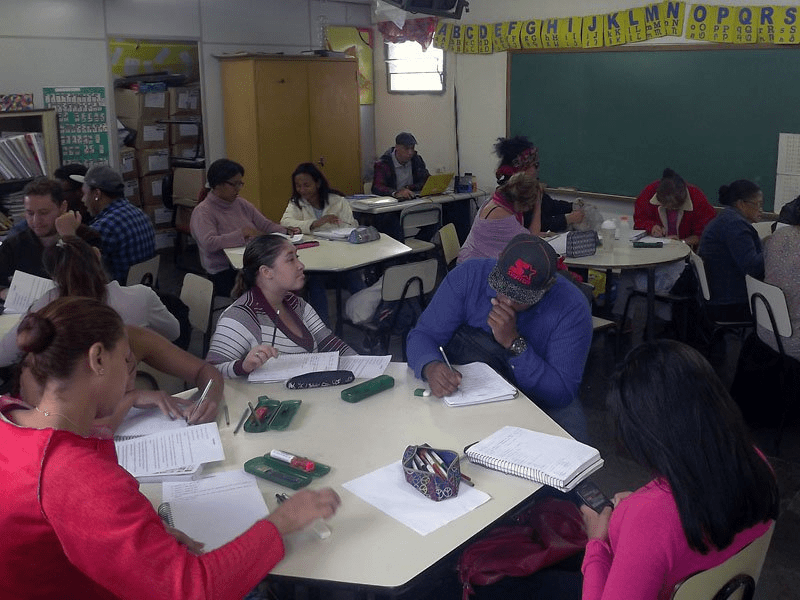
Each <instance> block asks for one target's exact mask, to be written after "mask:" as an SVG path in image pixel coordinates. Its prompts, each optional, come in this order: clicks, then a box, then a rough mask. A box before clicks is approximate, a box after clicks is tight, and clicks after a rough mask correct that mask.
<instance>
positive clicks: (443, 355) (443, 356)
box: [439, 346, 453, 371]
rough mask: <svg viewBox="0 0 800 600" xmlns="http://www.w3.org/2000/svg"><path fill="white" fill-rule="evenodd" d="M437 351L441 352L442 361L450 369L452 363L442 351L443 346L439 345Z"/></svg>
mask: <svg viewBox="0 0 800 600" xmlns="http://www.w3.org/2000/svg"><path fill="white" fill-rule="evenodd" d="M439 352H441V353H442V358H444V362H445V363H447V368H448V369H450V370H451V371H452V370H453V365H451V364H450V360H448V358H447V354H445V353H444V348H442V347H441V346H439Z"/></svg>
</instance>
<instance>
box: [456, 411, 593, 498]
mask: <svg viewBox="0 0 800 600" xmlns="http://www.w3.org/2000/svg"><path fill="white" fill-rule="evenodd" d="M466 454H467V458H469V460H470V462H473V463H476V464H479V465H482V466H484V467H488V468H489V469H494V470H495V471H500V472H501V473H508V474H509V475H516V476H517V477H523V478H524V479H530V480H531V481H535V482H537V483H541V484H543V485H549V486H550V487H554V488H556V489H557V490H560V491H562V492H569V491H570V490H572V489H573V488H574V487H575V486H576V485H578V484H579V483H580V482H581V481H582V480H583V479H585V478H586V477H588V476H589V475H591V474H592V473H594V472H595V471H597V470H598V469H599V468H600V467H602V466H603V459H602V458H601V457H600V452H598V451H597V449H595V448H592V447H591V446H587V445H586V444H582V443H581V442H578V441H576V440H573V439H571V438H565V437H561V436H557V435H550V434H547V433H541V432H539V431H531V430H529V429H524V428H522V427H513V426H510V425H508V426H506V427H503V428H502V429H499V430H498V431H496V432H494V433H493V434H492V435H490V436H489V437H487V438H486V439H484V440H481V441H480V442H478V443H476V444H473V445H472V446H470V447H469V448H467V450H466Z"/></svg>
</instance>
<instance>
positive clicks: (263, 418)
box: [244, 396, 302, 433]
mask: <svg viewBox="0 0 800 600" xmlns="http://www.w3.org/2000/svg"><path fill="white" fill-rule="evenodd" d="M300 404H302V400H284V401H283V402H281V401H280V400H273V399H272V398H270V397H269V396H259V397H258V404H256V406H255V407H254V408H255V413H256V417H258V418H257V419H256V418H253V414H252V413H251V414H250V416H249V417H247V420H246V421H245V422H244V430H245V431H246V432H247V433H262V432H264V431H269V430H271V429H276V430H279V431H283V430H284V429H286V428H287V427H288V426H289V423H291V422H292V419H293V418H294V416H295V415H296V414H297V411H298V409H299V408H300Z"/></svg>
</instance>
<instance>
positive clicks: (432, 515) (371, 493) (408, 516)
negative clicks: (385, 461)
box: [342, 461, 491, 535]
mask: <svg viewBox="0 0 800 600" xmlns="http://www.w3.org/2000/svg"><path fill="white" fill-rule="evenodd" d="M342 487H343V488H344V489H346V490H348V491H350V492H352V493H353V494H355V495H356V496H358V497H359V498H361V499H362V500H364V501H365V502H368V503H369V504H371V505H372V506H374V507H375V508H377V509H379V510H381V511H382V512H384V513H386V514H387V515H389V516H390V517H392V518H393V519H396V520H398V521H400V522H401V523H402V524H403V525H405V526H406V527H410V528H411V529H413V530H414V531H416V532H417V533H418V534H420V535H428V534H429V533H431V532H432V531H436V530H437V529H439V528H440V527H442V526H443V525H447V524H448V523H449V522H450V521H453V520H455V519H457V518H458V517H460V516H462V515H465V514H467V513H468V512H469V511H471V510H474V509H475V508H477V507H478V506H480V505H481V504H483V503H484V502H486V501H487V500H489V499H490V498H491V496H489V494H487V493H486V492H482V491H481V490H478V489H475V488H474V487H470V486H468V485H460V486H459V488H458V495H457V496H456V497H455V498H448V499H447V500H442V501H441V502H434V501H433V500H431V499H429V498H427V497H426V496H423V495H422V494H421V493H419V492H418V491H417V490H415V489H414V488H413V487H411V485H410V484H409V483H408V482H407V481H406V479H405V476H404V474H403V467H402V465H401V464H400V461H397V462H395V463H392V464H390V465H386V466H385V467H382V468H380V469H378V470H376V471H373V472H372V473H367V474H366V475H362V476H361V477H359V478H357V479H353V480H352V481H348V482H347V483H345V484H344V485H343V486H342Z"/></svg>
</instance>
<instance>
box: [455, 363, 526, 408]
mask: <svg viewBox="0 0 800 600" xmlns="http://www.w3.org/2000/svg"><path fill="white" fill-rule="evenodd" d="M454 368H455V370H456V371H458V372H459V373H461V384H460V385H459V386H458V389H457V390H456V391H455V392H454V393H452V394H451V395H449V396H445V397H444V398H442V400H444V403H445V404H447V406H468V405H470V404H483V403H484V402H499V401H500V400H511V399H512V398H514V397H516V395H517V388H515V387H514V386H513V385H511V384H510V383H508V382H507V381H506V380H505V379H503V378H502V377H500V375H498V374H497V371H495V370H494V369H493V368H492V367H490V366H489V365H487V364H486V363H482V362H473V363H469V364H466V365H459V366H457V367H454Z"/></svg>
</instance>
